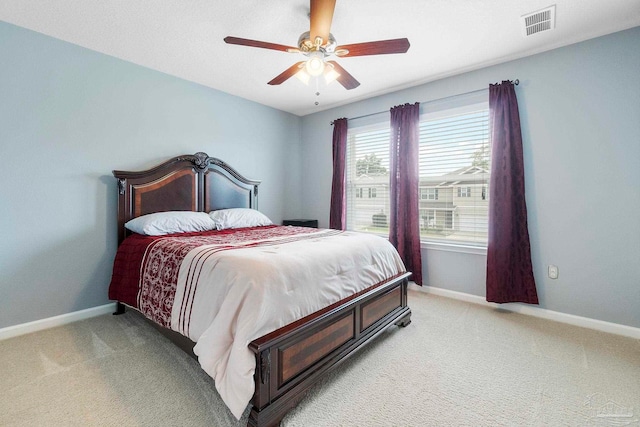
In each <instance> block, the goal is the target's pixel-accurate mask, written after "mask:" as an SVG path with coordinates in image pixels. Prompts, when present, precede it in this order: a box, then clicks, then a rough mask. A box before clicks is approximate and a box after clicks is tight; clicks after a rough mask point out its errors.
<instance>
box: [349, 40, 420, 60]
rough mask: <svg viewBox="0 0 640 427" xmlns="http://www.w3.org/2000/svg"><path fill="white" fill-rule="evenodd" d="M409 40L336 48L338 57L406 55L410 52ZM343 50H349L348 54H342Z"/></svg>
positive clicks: (380, 41) (383, 41)
mask: <svg viewBox="0 0 640 427" xmlns="http://www.w3.org/2000/svg"><path fill="white" fill-rule="evenodd" d="M409 46H410V44H409V40H408V39H406V38H404V39H392V40H379V41H377V42H365V43H354V44H345V45H342V46H338V47H337V48H336V55H337V56H340V57H347V56H365V55H385V54H388V53H405V52H406V51H408V50H409ZM342 49H345V50H348V51H349V52H348V53H341V52H340V51H341V50H342Z"/></svg>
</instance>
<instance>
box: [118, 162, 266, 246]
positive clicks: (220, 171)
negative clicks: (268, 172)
mask: <svg viewBox="0 0 640 427" xmlns="http://www.w3.org/2000/svg"><path fill="white" fill-rule="evenodd" d="M113 176H115V177H116V178H117V179H118V244H120V243H121V242H122V241H123V240H124V238H125V237H126V236H127V235H128V230H126V229H125V227H124V224H125V223H126V222H127V221H129V220H130V219H133V218H136V217H138V216H140V215H145V214H149V213H154V212H165V211H194V212H210V211H213V210H217V209H226V208H252V209H257V208H258V185H260V181H256V180H252V179H247V178H245V177H243V176H242V175H240V174H239V173H238V172H237V171H236V170H235V169H233V168H232V167H231V166H229V165H227V164H226V163H225V162H223V161H222V160H220V159H216V158H215V157H209V155H208V154H206V153H202V152H198V153H196V154H185V155H182V156H177V157H174V158H172V159H170V160H168V161H166V162H164V163H162V164H160V165H158V166H155V167H153V168H151V169H147V170H144V171H134V172H132V171H118V170H114V171H113Z"/></svg>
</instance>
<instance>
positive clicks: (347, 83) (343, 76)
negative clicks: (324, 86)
mask: <svg viewBox="0 0 640 427" xmlns="http://www.w3.org/2000/svg"><path fill="white" fill-rule="evenodd" d="M327 62H328V63H329V64H331V65H333V68H334V69H335V70H336V72H337V73H338V74H340V76H339V77H338V78H337V79H336V80H337V81H338V83H340V84H341V85H342V86H344V88H345V89H347V90H351V89H355V88H357V87H358V86H360V82H359V81H357V80H356V79H355V78H354V77H353V76H352V75H351V74H349V73H348V72H347V70H345V69H344V68H342V67H341V66H340V64H338V63H337V62H336V61H327Z"/></svg>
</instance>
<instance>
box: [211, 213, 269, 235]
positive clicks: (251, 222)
mask: <svg viewBox="0 0 640 427" xmlns="http://www.w3.org/2000/svg"><path fill="white" fill-rule="evenodd" d="M209 215H210V216H211V219H212V220H213V222H214V223H215V225H216V228H217V229H218V230H226V229H227V228H244V227H258V226H261V225H272V224H273V222H271V220H270V219H269V218H267V216H266V215H265V214H263V213H261V212H259V211H257V210H255V209H249V208H233V209H220V210H217V211H211V212H210V213H209Z"/></svg>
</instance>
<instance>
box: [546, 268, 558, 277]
mask: <svg viewBox="0 0 640 427" xmlns="http://www.w3.org/2000/svg"><path fill="white" fill-rule="evenodd" d="M547 270H548V274H549V278H550V279H557V278H558V266H557V265H549V266H547Z"/></svg>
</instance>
